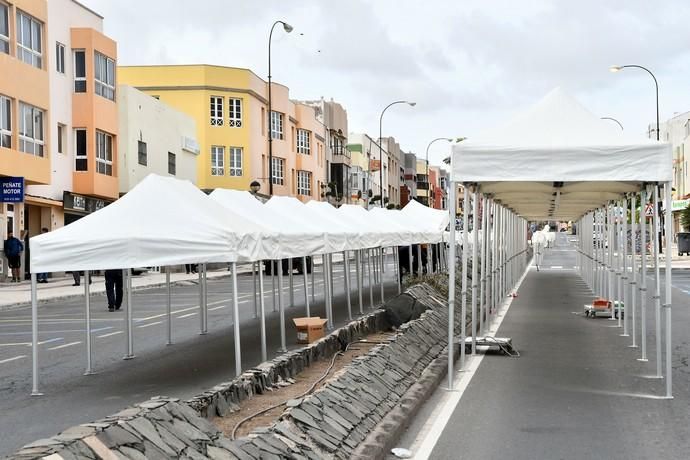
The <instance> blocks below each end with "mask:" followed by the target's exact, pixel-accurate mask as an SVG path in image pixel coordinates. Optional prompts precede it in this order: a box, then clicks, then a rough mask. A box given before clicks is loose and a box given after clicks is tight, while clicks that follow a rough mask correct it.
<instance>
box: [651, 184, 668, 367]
mask: <svg viewBox="0 0 690 460" xmlns="http://www.w3.org/2000/svg"><path fill="white" fill-rule="evenodd" d="M653 189H654V192H653V194H654V199H653V207H654V214H653V215H652V221H653V222H654V233H653V235H652V238H651V239H652V240H654V284H655V289H654V315H655V323H656V324H655V334H656V378H659V379H661V378H664V376H663V374H662V373H661V275H660V273H659V252H660V251H659V249H660V248H659V243H660V241H659V238H658V237H657V235H659V187H658V185H654V187H653ZM669 249H670V248H669ZM667 257H670V254H668V255H667Z"/></svg>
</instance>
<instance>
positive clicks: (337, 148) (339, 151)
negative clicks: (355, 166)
mask: <svg viewBox="0 0 690 460" xmlns="http://www.w3.org/2000/svg"><path fill="white" fill-rule="evenodd" d="M331 152H333V155H340V156H344V157H345V158H351V157H352V154H351V153H350V150H349V149H348V148H347V147H346V146H344V145H332V146H331Z"/></svg>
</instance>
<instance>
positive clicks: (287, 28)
mask: <svg viewBox="0 0 690 460" xmlns="http://www.w3.org/2000/svg"><path fill="white" fill-rule="evenodd" d="M278 24H282V25H283V30H285V32H287V33H290V32H292V26H291V25H290V24H288V23H287V22H285V21H276V22H274V23H273V25H272V26H271V33H269V34H268V194H269V195H270V196H273V130H272V129H271V128H272V126H271V119H272V116H271V115H272V107H271V39H272V38H273V29H274V28H275V26H276V25H278Z"/></svg>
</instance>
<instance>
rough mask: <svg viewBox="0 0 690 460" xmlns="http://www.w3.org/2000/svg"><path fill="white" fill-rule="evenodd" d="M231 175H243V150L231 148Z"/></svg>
mask: <svg viewBox="0 0 690 460" xmlns="http://www.w3.org/2000/svg"><path fill="white" fill-rule="evenodd" d="M230 175H231V176H237V177H239V176H241V175H242V148H241V147H230Z"/></svg>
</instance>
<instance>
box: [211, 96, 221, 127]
mask: <svg viewBox="0 0 690 460" xmlns="http://www.w3.org/2000/svg"><path fill="white" fill-rule="evenodd" d="M211 126H223V98H222V97H219V96H211Z"/></svg>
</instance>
